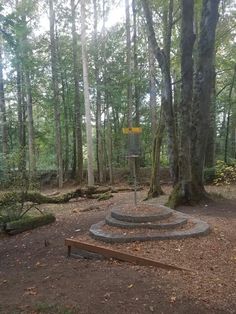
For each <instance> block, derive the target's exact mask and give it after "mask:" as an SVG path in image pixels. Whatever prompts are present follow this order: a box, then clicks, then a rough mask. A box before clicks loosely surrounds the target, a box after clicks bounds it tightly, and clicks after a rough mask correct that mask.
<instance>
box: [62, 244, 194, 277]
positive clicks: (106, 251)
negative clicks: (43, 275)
mask: <svg viewBox="0 0 236 314" xmlns="http://www.w3.org/2000/svg"><path fill="white" fill-rule="evenodd" d="M65 245H66V246H67V247H68V257H69V256H70V255H71V247H76V248H79V249H81V250H84V251H88V252H92V253H97V254H100V255H103V256H104V257H107V258H115V259H117V260H120V261H124V262H129V263H133V264H137V265H141V266H154V267H160V268H164V269H169V270H182V271H191V272H192V270H190V269H186V268H183V267H179V266H175V265H169V264H166V263H161V262H159V261H156V260H153V259H149V258H145V257H140V256H136V255H133V254H129V253H125V252H121V251H118V250H114V249H111V248H107V247H104V246H100V245H95V244H89V243H87V242H84V241H81V240H79V239H65Z"/></svg>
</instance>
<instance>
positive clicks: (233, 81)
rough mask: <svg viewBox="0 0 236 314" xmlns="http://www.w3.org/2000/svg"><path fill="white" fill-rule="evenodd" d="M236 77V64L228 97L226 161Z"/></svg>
mask: <svg viewBox="0 0 236 314" xmlns="http://www.w3.org/2000/svg"><path fill="white" fill-rule="evenodd" d="M235 79H236V65H235V66H234V74H233V78H232V83H231V86H230V89H229V97H228V112H227V122H226V135H225V154H224V155H225V156H224V161H225V163H227V162H228V146H229V127H230V115H231V110H232V92H233V88H234V84H235Z"/></svg>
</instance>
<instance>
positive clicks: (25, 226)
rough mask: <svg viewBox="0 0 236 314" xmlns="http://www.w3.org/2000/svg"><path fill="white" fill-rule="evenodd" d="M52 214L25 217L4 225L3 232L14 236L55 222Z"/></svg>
mask: <svg viewBox="0 0 236 314" xmlns="http://www.w3.org/2000/svg"><path fill="white" fill-rule="evenodd" d="M55 219H56V218H55V216H54V215H53V214H45V215H42V216H34V217H32V216H25V217H23V218H21V219H18V220H15V221H11V222H8V223H6V226H5V230H6V232H7V233H9V234H16V233H20V232H23V231H26V230H30V229H34V228H37V227H40V226H43V225H46V224H49V223H52V222H54V221H55Z"/></svg>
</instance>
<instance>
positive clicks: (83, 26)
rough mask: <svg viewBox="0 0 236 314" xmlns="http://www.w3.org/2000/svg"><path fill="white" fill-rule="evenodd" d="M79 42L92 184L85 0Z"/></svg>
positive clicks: (83, 0)
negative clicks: (80, 45)
mask: <svg viewBox="0 0 236 314" xmlns="http://www.w3.org/2000/svg"><path fill="white" fill-rule="evenodd" d="M81 44H82V63H83V82H84V104H85V117H86V137H87V155H88V158H87V160H88V165H87V167H88V185H89V186H92V185H94V172H93V138H92V123H91V109H90V100H89V78H88V56H87V46H86V14H85V0H81Z"/></svg>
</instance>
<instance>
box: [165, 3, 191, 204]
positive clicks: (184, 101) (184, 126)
mask: <svg viewBox="0 0 236 314" xmlns="http://www.w3.org/2000/svg"><path fill="white" fill-rule="evenodd" d="M181 5H182V25H181V77H182V86H181V102H180V106H179V117H180V123H179V133H180V141H179V182H178V183H177V184H176V185H175V187H174V190H173V191H172V193H171V195H170V198H169V204H170V205H171V207H175V206H176V205H178V203H189V202H190V201H192V199H193V188H192V185H193V183H192V172H191V133H190V130H191V109H192V97H193V46H194V41H195V35H194V32H193V18H194V0H182V3H181Z"/></svg>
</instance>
